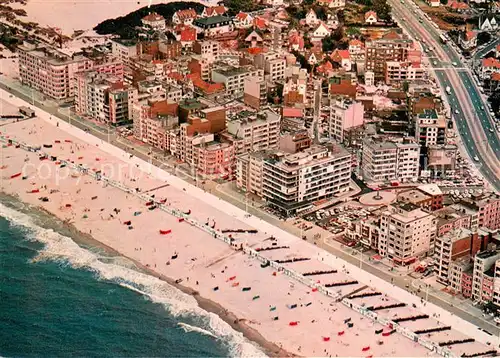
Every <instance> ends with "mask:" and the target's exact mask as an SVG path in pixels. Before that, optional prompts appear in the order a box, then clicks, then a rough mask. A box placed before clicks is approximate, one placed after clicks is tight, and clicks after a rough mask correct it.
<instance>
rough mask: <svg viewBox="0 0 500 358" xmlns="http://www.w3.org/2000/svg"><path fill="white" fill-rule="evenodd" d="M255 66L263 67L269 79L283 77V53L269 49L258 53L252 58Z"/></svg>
mask: <svg viewBox="0 0 500 358" xmlns="http://www.w3.org/2000/svg"><path fill="white" fill-rule="evenodd" d="M254 64H255V67H257V68H260V69H263V70H264V73H265V74H266V77H267V79H268V80H269V81H271V82H275V81H281V80H283V79H285V70H286V59H285V57H284V55H283V54H280V53H278V52H275V51H269V52H265V53H261V54H258V55H257V56H255V59H254Z"/></svg>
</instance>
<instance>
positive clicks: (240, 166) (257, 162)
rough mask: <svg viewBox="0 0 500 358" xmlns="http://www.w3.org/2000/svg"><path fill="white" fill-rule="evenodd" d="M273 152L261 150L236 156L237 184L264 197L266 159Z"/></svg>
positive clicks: (244, 189)
mask: <svg viewBox="0 0 500 358" xmlns="http://www.w3.org/2000/svg"><path fill="white" fill-rule="evenodd" d="M273 153H274V151H268V150H261V151H258V152H249V153H245V154H240V155H239V156H238V157H237V158H236V186H237V187H238V188H239V189H241V190H243V191H245V192H247V193H251V194H254V195H257V196H258V197H259V198H262V197H263V192H262V176H263V171H264V159H265V158H269V157H270V156H271V155H272V154H273Z"/></svg>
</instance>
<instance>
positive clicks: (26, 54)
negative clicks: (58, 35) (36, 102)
mask: <svg viewBox="0 0 500 358" xmlns="http://www.w3.org/2000/svg"><path fill="white" fill-rule="evenodd" d="M18 53H19V77H20V80H21V83H22V84H24V85H27V86H30V87H32V88H34V89H36V90H38V91H40V92H42V93H43V94H44V95H46V96H48V97H51V98H53V99H55V100H68V99H72V98H73V96H74V91H75V76H76V73H78V72H81V71H86V70H89V69H91V68H92V67H93V65H94V62H93V61H92V60H91V59H88V58H86V57H84V56H81V55H73V56H69V55H66V54H65V53H63V52H61V51H59V50H58V49H55V48H52V47H49V46H40V45H36V44H32V43H28V42H24V43H23V45H21V46H18Z"/></svg>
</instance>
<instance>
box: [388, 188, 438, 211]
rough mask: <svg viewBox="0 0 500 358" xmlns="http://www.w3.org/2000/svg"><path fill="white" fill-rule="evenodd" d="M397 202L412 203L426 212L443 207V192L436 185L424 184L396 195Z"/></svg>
mask: <svg viewBox="0 0 500 358" xmlns="http://www.w3.org/2000/svg"><path fill="white" fill-rule="evenodd" d="M397 197H398V201H401V202H405V203H412V204H414V205H416V206H418V207H420V208H422V209H425V210H427V211H434V210H438V209H441V208H442V207H443V192H442V191H441V189H439V187H438V186H437V185H436V184H426V185H421V186H419V187H416V188H414V189H409V190H406V191H402V192H399V193H398V196H397Z"/></svg>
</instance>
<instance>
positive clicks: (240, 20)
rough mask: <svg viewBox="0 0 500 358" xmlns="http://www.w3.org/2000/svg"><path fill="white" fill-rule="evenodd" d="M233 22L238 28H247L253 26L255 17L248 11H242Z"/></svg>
mask: <svg viewBox="0 0 500 358" xmlns="http://www.w3.org/2000/svg"><path fill="white" fill-rule="evenodd" d="M233 22H234V26H235V27H236V28H237V29H247V28H249V27H252V24H253V17H252V16H250V15H249V14H247V13H246V12H240V13H238V15H236V16H235V17H234V19H233Z"/></svg>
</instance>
